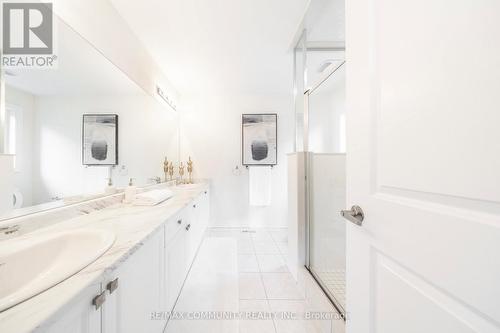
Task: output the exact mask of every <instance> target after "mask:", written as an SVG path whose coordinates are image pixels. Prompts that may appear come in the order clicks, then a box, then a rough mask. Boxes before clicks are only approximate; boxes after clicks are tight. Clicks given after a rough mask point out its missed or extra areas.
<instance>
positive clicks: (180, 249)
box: [165, 225, 187, 311]
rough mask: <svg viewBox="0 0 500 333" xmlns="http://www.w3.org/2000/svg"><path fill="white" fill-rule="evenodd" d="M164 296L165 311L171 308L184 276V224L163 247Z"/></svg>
mask: <svg viewBox="0 0 500 333" xmlns="http://www.w3.org/2000/svg"><path fill="white" fill-rule="evenodd" d="M165 267H166V269H165V274H166V276H165V277H166V289H165V295H166V296H165V298H166V301H167V304H166V309H167V311H169V310H172V308H173V306H174V305H175V301H176V300H177V296H179V292H180V291H181V288H182V284H183V283H184V279H185V277H186V272H187V271H186V231H185V229H184V225H183V227H182V228H181V229H179V231H178V232H177V233H176V235H175V236H174V237H173V238H172V239H171V240H170V241H169V244H166V249H165Z"/></svg>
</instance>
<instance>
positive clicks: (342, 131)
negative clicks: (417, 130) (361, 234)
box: [294, 32, 346, 316]
mask: <svg viewBox="0 0 500 333" xmlns="http://www.w3.org/2000/svg"><path fill="white" fill-rule="evenodd" d="M307 45H308V43H307V42H306V33H305V32H304V34H303V36H302V38H301V39H300V40H299V43H298V44H297V47H296V49H295V89H294V93H295V111H296V118H297V122H296V150H297V151H304V152H305V156H306V165H305V172H306V179H307V180H306V193H305V196H306V198H305V202H306V209H305V210H306V217H305V220H306V258H305V261H306V268H307V269H308V270H309V271H310V273H311V274H312V275H313V277H314V278H315V279H316V281H317V282H318V283H319V285H320V286H321V288H322V289H323V290H324V291H325V293H326V294H327V295H328V297H329V298H330V300H331V301H332V303H333V304H334V305H335V307H336V308H337V309H338V311H339V312H340V313H341V314H342V315H344V316H345V309H346V305H345V304H346V295H345V285H346V281H345V258H346V257H345V220H344V219H343V218H342V217H341V216H340V214H339V212H340V211H341V210H342V209H344V208H345V207H346V110H345V79H346V78H345V67H346V65H345V61H344V51H343V49H342V48H337V47H326V48H317V47H316V48H312V47H307Z"/></svg>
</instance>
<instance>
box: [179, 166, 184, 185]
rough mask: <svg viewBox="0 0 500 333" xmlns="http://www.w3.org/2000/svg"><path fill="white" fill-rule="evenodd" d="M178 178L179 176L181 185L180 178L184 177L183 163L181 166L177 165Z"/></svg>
mask: <svg viewBox="0 0 500 333" xmlns="http://www.w3.org/2000/svg"><path fill="white" fill-rule="evenodd" d="M179 176H180V183H181V184H183V183H184V182H183V180H182V176H184V163H183V162H181V165H179Z"/></svg>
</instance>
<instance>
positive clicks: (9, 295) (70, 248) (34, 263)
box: [0, 229, 115, 312]
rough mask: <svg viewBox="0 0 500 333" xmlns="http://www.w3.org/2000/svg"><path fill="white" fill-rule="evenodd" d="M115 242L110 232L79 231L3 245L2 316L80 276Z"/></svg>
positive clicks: (0, 274) (0, 276)
mask: <svg viewBox="0 0 500 333" xmlns="http://www.w3.org/2000/svg"><path fill="white" fill-rule="evenodd" d="M114 241H115V235H114V234H112V233H110V232H107V231H101V230H90V229H78V230H72V231H65V232H59V233H51V234H47V235H40V236H33V237H29V236H27V237H22V238H19V239H10V240H6V241H2V242H0V312H1V311H4V310H6V309H8V308H10V307H12V306H14V305H16V304H19V303H21V302H23V301H25V300H27V299H28V298H30V297H33V296H35V295H37V294H39V293H41V292H43V291H45V290H47V289H49V288H51V287H53V286H54V285H56V284H58V283H59V282H61V281H63V280H65V279H67V278H68V277H70V276H72V275H73V274H75V273H77V272H78V271H80V270H81V269H83V268H84V267H86V266H87V265H89V264H91V263H92V262H94V261H95V260H96V259H97V258H99V257H100V256H101V255H102V254H103V253H104V252H106V251H107V250H108V249H109V248H110V247H111V245H113V242H114Z"/></svg>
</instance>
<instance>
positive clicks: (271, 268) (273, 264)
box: [257, 254, 288, 273]
mask: <svg viewBox="0 0 500 333" xmlns="http://www.w3.org/2000/svg"><path fill="white" fill-rule="evenodd" d="M257 260H258V262H259V268H260V271H261V272H263V273H280V272H281V273H283V272H288V268H287V266H286V263H285V261H284V260H283V257H282V256H281V255H278V254H258V255H257Z"/></svg>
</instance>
